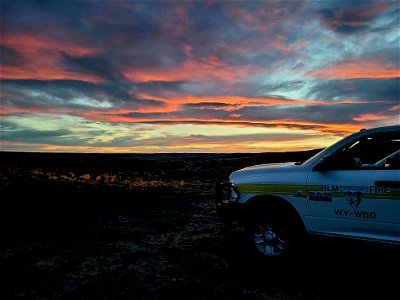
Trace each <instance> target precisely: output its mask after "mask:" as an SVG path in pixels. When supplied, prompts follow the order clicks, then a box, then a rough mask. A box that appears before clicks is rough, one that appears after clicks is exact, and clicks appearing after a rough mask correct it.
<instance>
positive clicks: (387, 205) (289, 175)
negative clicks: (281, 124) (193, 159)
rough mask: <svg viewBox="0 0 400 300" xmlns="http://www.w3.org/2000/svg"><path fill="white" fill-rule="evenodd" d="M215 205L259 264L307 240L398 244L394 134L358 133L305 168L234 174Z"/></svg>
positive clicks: (399, 195) (398, 137) (399, 153)
mask: <svg viewBox="0 0 400 300" xmlns="http://www.w3.org/2000/svg"><path fill="white" fill-rule="evenodd" d="M215 200H216V210H217V213H218V215H219V216H220V217H222V218H223V219H224V220H239V221H241V222H243V224H244V225H245V229H246V233H247V234H248V235H249V240H250V241H251V243H252V246H253V247H254V250H255V252H256V253H258V254H261V255H262V256H263V257H275V258H279V257H284V256H286V255H287V254H288V253H291V252H292V251H296V249H298V248H297V247H296V246H298V245H299V244H298V243H299V241H300V239H302V238H304V237H306V236H307V235H328V236H332V237H346V238H350V239H362V240H370V241H376V242H385V243H395V244H400V126H387V127H379V128H372V129H363V130H361V131H359V132H356V133H353V134H352V135H350V136H348V137H346V138H344V139H342V140H340V141H338V142H337V143H335V144H333V145H332V146H330V147H328V148H326V149H324V150H322V151H321V152H319V153H318V154H316V155H314V156H313V157H311V158H310V159H308V160H306V161H304V162H298V163H279V164H276V163H275V164H264V165H256V166H250V167H247V168H244V169H241V170H238V171H235V172H233V173H232V174H231V175H230V176H229V179H226V180H221V181H219V182H218V183H217V187H216V199H215Z"/></svg>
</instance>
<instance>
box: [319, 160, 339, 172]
mask: <svg viewBox="0 0 400 300" xmlns="http://www.w3.org/2000/svg"><path fill="white" fill-rule="evenodd" d="M335 161H336V159H335V158H333V157H332V156H324V157H321V159H320V160H319V164H318V165H317V167H316V170H317V171H321V172H325V171H329V170H333V169H335Z"/></svg>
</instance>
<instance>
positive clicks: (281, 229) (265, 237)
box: [246, 220, 301, 259]
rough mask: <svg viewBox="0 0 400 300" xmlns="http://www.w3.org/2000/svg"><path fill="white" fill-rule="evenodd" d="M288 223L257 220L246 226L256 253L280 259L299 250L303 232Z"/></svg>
mask: <svg viewBox="0 0 400 300" xmlns="http://www.w3.org/2000/svg"><path fill="white" fill-rule="evenodd" d="M293 225H294V224H289V223H288V222H279V221H272V220H270V221H269V220H255V221H253V222H252V223H251V224H248V226H246V231H247V235H248V237H249V239H250V242H251V244H252V248H253V249H254V250H255V252H256V253H257V254H258V255H260V256H262V257H269V258H271V259H272V258H274V259H279V258H283V257H287V256H289V254H293V253H294V252H296V250H298V249H299V248H298V246H299V240H300V238H301V231H300V230H296V229H295V227H294V226H293Z"/></svg>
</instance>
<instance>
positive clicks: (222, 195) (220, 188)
mask: <svg viewBox="0 0 400 300" xmlns="http://www.w3.org/2000/svg"><path fill="white" fill-rule="evenodd" d="M232 189H235V187H234V185H233V184H232V183H231V182H229V181H228V180H219V181H217V184H216V187H215V209H216V212H217V216H218V218H219V219H220V220H221V221H235V220H241V219H242V218H243V216H244V212H245V205H244V204H241V203H239V202H238V201H239V198H240V193H239V191H238V190H237V189H235V190H234V192H235V195H236V197H235V198H234V199H232Z"/></svg>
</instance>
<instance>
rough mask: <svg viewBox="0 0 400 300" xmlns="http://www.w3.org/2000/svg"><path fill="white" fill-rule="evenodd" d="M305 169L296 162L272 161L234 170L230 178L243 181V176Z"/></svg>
mask: <svg viewBox="0 0 400 300" xmlns="http://www.w3.org/2000/svg"><path fill="white" fill-rule="evenodd" d="M300 169H304V167H302V166H301V165H296V163H294V162H287V163H271V164H262V165H255V166H249V167H246V168H243V169H240V170H237V171H234V172H233V173H232V174H231V175H230V176H229V179H230V180H231V181H233V182H237V181H241V179H243V178H247V179H248V178H255V177H260V176H265V175H266V174H277V173H288V172H290V173H292V172H296V171H300Z"/></svg>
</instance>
